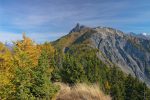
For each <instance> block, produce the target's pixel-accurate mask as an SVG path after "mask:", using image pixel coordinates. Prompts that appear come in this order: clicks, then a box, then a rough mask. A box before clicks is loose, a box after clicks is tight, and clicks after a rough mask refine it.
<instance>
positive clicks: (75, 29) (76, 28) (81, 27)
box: [70, 23, 89, 33]
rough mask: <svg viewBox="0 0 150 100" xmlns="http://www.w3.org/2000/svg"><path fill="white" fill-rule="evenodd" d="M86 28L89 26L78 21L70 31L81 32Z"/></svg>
mask: <svg viewBox="0 0 150 100" xmlns="http://www.w3.org/2000/svg"><path fill="white" fill-rule="evenodd" d="M85 28H89V27H87V26H84V25H80V24H79V23H77V24H76V26H75V27H74V28H73V29H72V30H71V31H70V33H73V32H79V31H80V30H82V29H85Z"/></svg>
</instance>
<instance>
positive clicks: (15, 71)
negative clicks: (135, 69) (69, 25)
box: [0, 35, 150, 100]
mask: <svg viewBox="0 0 150 100" xmlns="http://www.w3.org/2000/svg"><path fill="white" fill-rule="evenodd" d="M97 53H99V50H97V49H93V48H92V47H90V46H88V45H86V44H77V45H73V46H71V47H70V48H68V49H67V50H66V52H62V51H61V50H59V49H57V48H55V46H53V44H52V43H49V42H45V43H43V44H36V43H35V42H34V41H33V40H32V39H30V38H28V37H26V36H25V35H23V40H18V41H16V42H13V46H12V47H11V48H10V47H7V46H6V45H5V44H3V43H0V99H2V100H53V99H54V98H55V97H56V95H57V93H58V92H59V90H60V87H59V86H58V85H56V84H55V83H56V82H60V83H64V84H69V86H74V85H75V84H78V83H85V84H87V85H90V84H98V85H99V87H100V88H99V89H100V90H102V91H103V92H104V93H105V94H107V95H110V96H111V98H112V100H150V89H149V87H148V86H147V85H146V84H145V83H143V82H141V81H140V80H138V79H137V78H135V77H132V76H131V75H130V74H129V75H128V74H125V73H123V72H122V71H121V70H120V69H119V68H118V67H117V66H116V65H113V66H109V65H107V64H105V63H104V62H102V61H101V60H100V59H99V58H98V57H97Z"/></svg>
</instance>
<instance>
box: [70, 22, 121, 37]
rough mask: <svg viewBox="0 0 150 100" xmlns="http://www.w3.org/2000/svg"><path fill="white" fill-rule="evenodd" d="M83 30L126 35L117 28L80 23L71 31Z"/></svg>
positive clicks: (106, 34) (102, 33)
mask: <svg viewBox="0 0 150 100" xmlns="http://www.w3.org/2000/svg"><path fill="white" fill-rule="evenodd" d="M82 30H88V31H92V32H93V33H99V34H101V35H104V36H111V35H118V36H123V35H124V33H123V32H122V31H120V30H117V29H115V28H110V27H103V26H98V27H94V28H92V27H87V26H85V25H80V24H79V23H77V25H76V26H75V27H74V28H73V29H72V30H71V31H70V33H74V32H80V31H82Z"/></svg>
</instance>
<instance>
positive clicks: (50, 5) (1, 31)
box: [0, 0, 150, 43]
mask: <svg viewBox="0 0 150 100" xmlns="http://www.w3.org/2000/svg"><path fill="white" fill-rule="evenodd" d="M76 23H80V24H82V25H86V26H91V27H95V26H108V27H113V28H117V29H120V30H122V31H124V32H134V33H141V32H146V33H150V0H0V41H3V42H4V41H8V42H9V41H14V40H17V39H21V37H22V33H23V32H26V34H27V36H29V37H31V38H32V39H33V40H34V41H36V42H38V43H42V42H44V41H52V40H55V39H57V38H59V37H61V36H63V35H65V34H67V33H68V32H69V31H70V30H71V29H72V28H73V27H74V26H75V25H76Z"/></svg>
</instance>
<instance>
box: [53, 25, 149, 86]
mask: <svg viewBox="0 0 150 100" xmlns="http://www.w3.org/2000/svg"><path fill="white" fill-rule="evenodd" d="M71 37H74V38H73V39H71V40H69V44H68V41H66V42H65V43H67V48H69V46H71V45H74V44H80V43H86V44H88V45H89V46H92V47H93V48H97V49H99V50H100V52H101V53H102V54H97V55H98V57H99V58H100V59H101V60H102V61H104V62H105V63H106V64H107V63H108V62H111V63H112V64H115V65H117V66H118V67H120V68H121V69H122V71H123V72H125V73H130V74H132V75H133V76H135V77H138V78H139V79H140V80H142V81H144V82H146V83H147V84H148V85H149V86H150V39H147V38H143V37H140V36H136V35H129V34H125V33H123V32H121V31H119V30H116V29H113V28H109V27H96V28H89V27H85V26H80V25H79V24H78V25H77V26H76V27H75V28H73V29H72V30H71V31H70V33H69V34H68V35H66V36H65V37H63V38H68V39H69V38H71ZM70 41H71V42H70ZM59 42H60V43H61V39H59V40H57V41H55V44H57V43H59ZM64 48H66V45H64V47H63V49H64ZM108 60H109V61H108ZM107 61H108V62H107Z"/></svg>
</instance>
